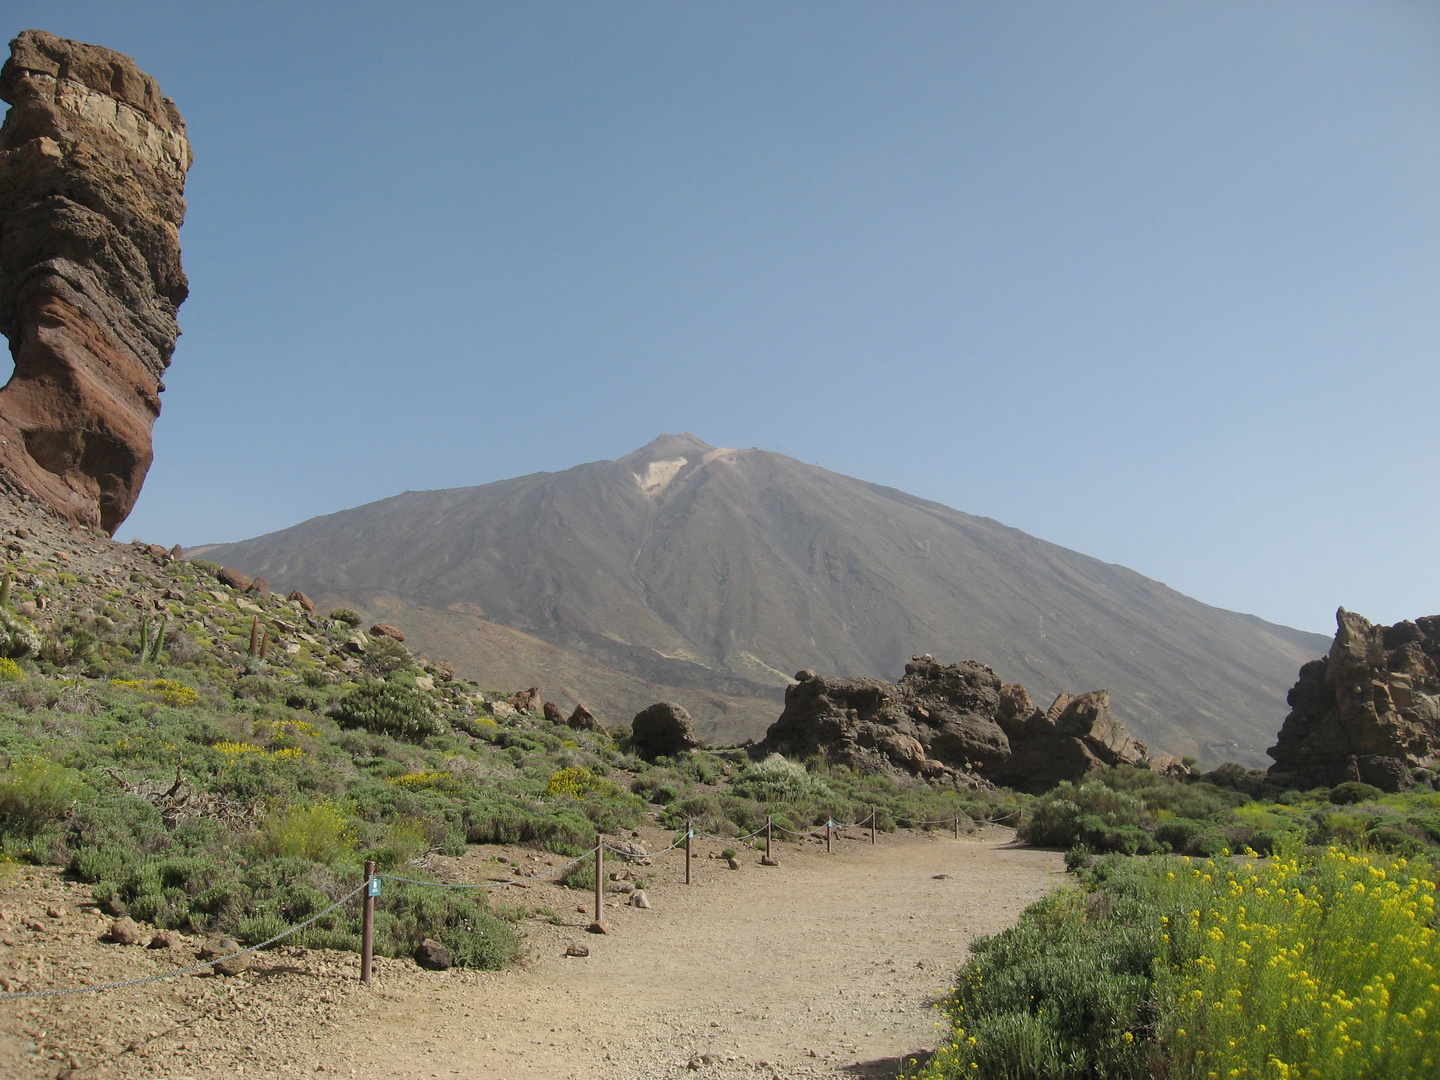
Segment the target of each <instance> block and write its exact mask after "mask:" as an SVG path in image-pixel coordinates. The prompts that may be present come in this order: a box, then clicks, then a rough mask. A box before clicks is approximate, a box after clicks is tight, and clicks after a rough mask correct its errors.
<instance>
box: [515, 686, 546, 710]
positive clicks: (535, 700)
mask: <svg viewBox="0 0 1440 1080" xmlns="http://www.w3.org/2000/svg"><path fill="white" fill-rule="evenodd" d="M509 703H510V706H511V707H512V708H513V709H515V711H516V712H522V713H523V712H530V711H531V710H532V709H538V708H540V688H539V687H538V686H532V687H531V688H530V689H529V690H521V691H520V692H519V693H518V694H513V695H511V697H510V698H509Z"/></svg>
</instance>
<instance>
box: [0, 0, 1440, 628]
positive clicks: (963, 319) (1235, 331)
mask: <svg viewBox="0 0 1440 1080" xmlns="http://www.w3.org/2000/svg"><path fill="white" fill-rule="evenodd" d="M0 10H3V12H4V15H5V21H6V22H7V23H8V30H9V32H10V33H12V34H13V33H14V32H18V31H19V30H21V29H24V28H26V27H31V26H37V27H41V28H44V29H47V30H50V31H52V32H54V33H58V34H60V35H62V36H66V37H74V38H79V39H81V40H84V41H89V42H95V43H98V44H103V45H108V46H110V47H112V48H116V49H119V50H121V51H122V52H126V53H129V54H131V55H132V56H134V57H135V58H136V60H137V61H138V62H139V63H140V65H141V67H142V68H144V70H146V71H148V72H150V73H151V74H153V75H155V76H156V77H157V78H158V79H159V80H160V83H161V86H162V87H163V89H164V90H165V92H166V93H167V94H169V95H170V96H172V97H173V98H174V99H175V100H176V102H177V104H178V105H179V107H180V109H181V111H182V112H183V113H184V115H185V118H186V120H187V122H188V124H189V130H190V136H191V139H192V142H193V144H194V147H195V154H196V163H195V167H194V169H193V170H192V171H191V173H190V183H189V188H188V192H187V194H188V197H189V201H190V213H189V219H188V222H187V224H186V226H185V228H184V230H183V232H182V243H183V247H184V260H185V267H186V269H187V271H188V272H189V275H190V282H191V299H190V300H189V301H188V302H187V303H186V304H185V306H184V307H183V308H182V309H181V312H180V322H181V326H182V327H183V329H184V336H183V337H182V338H181V340H180V344H179V348H178V349H177V350H176V354H175V362H174V365H173V366H172V368H171V370H170V373H169V374H168V376H167V378H166V382H167V384H168V387H169V389H168V391H167V393H166V394H165V398H164V402H165V405H164V414H163V415H162V416H161V418H160V421H159V423H158V425H157V427H156V440H155V441H156V464H155V466H154V468H153V469H152V470H151V473H150V478H149V480H148V481H147V483H146V485H145V490H144V493H143V495H142V497H141V499H140V503H139V505H138V506H137V508H136V510H135V513H134V514H133V516H132V517H131V519H130V520H129V521H128V522H127V523H126V524H125V525H124V526H123V527H122V530H121V533H120V536H121V537H122V538H126V539H128V538H130V537H132V536H142V537H145V538H146V539H150V540H153V541H158V542H162V543H165V544H171V543H174V542H177V541H179V542H183V543H187V544H194V543H199V542H203V541H212V540H217V541H218V540H237V539H241V538H244V537H248V536H253V535H256V534H259V533H262V532H268V531H270V530H273V529H277V528H282V527H284V526H286V525H290V524H293V523H294V522H297V521H300V520H303V519H305V518H307V517H311V516H313V515H316V514H321V513H328V512H330V511H333V510H338V509H342V508H345V507H348V506H353V505H357V504H359V503H362V502H367V501H370V500H373V499H377V498H382V497H384V496H387V495H391V494H394V493H396V492H399V491H402V490H405V489H420V488H438V487H451V486H458V485H467V484H479V483H485V482H488V481H491V480H497V479H501V478H504V477H507V476H513V475H518V474H522V473H528V472H534V471H537V470H553V469H563V468H566V467H569V466H571V465H574V464H577V463H580V462H582V461H590V460H595V459H599V458H613V457H618V456H620V455H622V454H624V453H626V452H628V451H630V450H632V449H634V448H636V447H638V446H640V445H641V444H643V443H645V442H648V441H649V440H650V439H651V438H653V437H654V436H655V435H657V434H659V433H660V432H662V431H690V432H693V433H694V434H695V435H697V436H699V437H700V438H702V439H704V440H706V441H707V442H710V443H714V444H716V445H725V446H760V447H764V448H767V449H774V448H776V447H779V448H782V449H783V451H784V452H785V453H787V454H791V455H793V456H795V457H797V458H801V459H803V460H806V461H812V462H817V463H819V464H821V465H823V466H825V467H826V468H829V469H834V470H836V471H839V472H843V473H848V474H851V475H854V476H859V477H862V478H865V479H868V480H874V481H878V482H881V483H885V484H890V485H893V486H895V487H899V488H903V489H905V490H907V491H911V492H914V493H916V494H918V495H922V496H925V497H928V498H931V499H936V500H939V501H941V502H944V503H947V504H949V505H951V506H955V507H957V508H959V509H962V510H966V511H969V512H971V513H976V514H983V515H987V516H990V517H994V518H997V519H999V520H1001V521H1003V522H1006V523H1007V524H1010V525H1013V526H1016V527H1017V528H1021V529H1024V530H1025V531H1027V532H1029V533H1032V534H1034V535H1036V536H1040V537H1043V538H1045V539H1047V540H1051V541H1054V542H1056V543H1060V544H1064V545H1065V546H1067V547H1071V548H1075V549H1077V550H1079V551H1083V552H1085V553H1087V554H1090V555H1094V556H1097V557H1099V558H1102V559H1105V560H1108V561H1111V562H1117V563H1123V564H1125V565H1127V566H1130V567H1133V568H1135V569H1136V570H1139V571H1141V572H1142V573H1145V574H1148V575H1150V576H1152V577H1155V578H1158V579H1159V580H1162V581H1164V582H1166V583H1168V584H1170V585H1172V586H1174V587H1175V588H1177V589H1180V590H1181V591H1183V592H1185V593H1188V594H1190V595H1192V596H1195V597H1197V598H1199V599H1201V600H1204V601H1206V602H1208V603H1213V604H1218V605H1221V606H1224V607H1229V608H1234V609H1238V610H1242V611H1247V612H1253V613H1255V614H1257V615H1260V616H1262V617H1264V618H1267V619H1272V620H1275V621H1279V622H1284V623H1288V624H1290V625H1294V626H1299V627H1304V628H1306V629H1311V630H1318V631H1321V632H1327V633H1328V632H1330V631H1331V630H1332V629H1333V621H1332V614H1333V611H1334V609H1335V608H1336V607H1337V606H1338V605H1341V604H1343V605H1345V606H1346V607H1348V608H1351V609H1352V610H1356V611H1360V612H1362V613H1364V614H1366V615H1368V616H1370V617H1371V618H1374V619H1380V620H1384V621H1387V622H1390V621H1394V620H1397V619H1400V618H1405V617H1414V616H1417V615H1423V614H1433V613H1436V612H1440V559H1437V547H1440V543H1437V540H1440V476H1437V462H1440V433H1437V432H1440V423H1437V421H1440V5H1436V4H1434V3H1428V2H1403V3H1402V2H1384V0H1369V2H1365V3H1353V4H1345V3H1316V2H1313V0H1304V2H1298V3H1263V2H1249V0H1247V2H1244V3H1217V2H1212V0H1204V2H1194V3H1163V4H1155V3H1134V4H1106V3H1075V4H1046V3H1010V2H996V3H987V4H973V3H939V4H926V3H913V2H912V3H904V4H894V3H878V2H877V3H865V4H856V3H841V2H835V0H825V2H823V3H822V2H815V3H785V2H778V0H767V2H765V3H738V2H737V3H719V2H707V3H673V2H663V3H620V2H614V3H537V2H526V3H501V4H485V3H474V2H471V3H446V4H442V3H419V4H407V5H398V4H378V3H312V2H304V3H295V2H293V0H292V2H290V3H285V4H268V3H257V2H253V0H247V2H246V3H243V4H239V3H219V2H215V3H208V4H207V3H196V2H189V3H171V4H161V3H155V4H129V3H121V2H106V3H98V2H97V3H71V2H67V0H43V2H37V0H9V2H7V3H6V4H5V5H4V7H3V9H0Z"/></svg>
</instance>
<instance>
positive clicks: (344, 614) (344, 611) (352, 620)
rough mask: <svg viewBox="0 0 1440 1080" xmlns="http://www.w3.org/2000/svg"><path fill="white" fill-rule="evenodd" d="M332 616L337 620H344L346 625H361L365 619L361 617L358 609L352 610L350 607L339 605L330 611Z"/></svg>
mask: <svg viewBox="0 0 1440 1080" xmlns="http://www.w3.org/2000/svg"><path fill="white" fill-rule="evenodd" d="M330 618H332V619H334V620H335V621H336V622H342V623H344V624H345V625H346V626H359V625H360V624H361V622H363V621H364V620H363V619H361V618H360V613H359V612H358V611H352V610H351V609H350V608H348V607H337V608H336V609H335V610H334V611H332V612H330Z"/></svg>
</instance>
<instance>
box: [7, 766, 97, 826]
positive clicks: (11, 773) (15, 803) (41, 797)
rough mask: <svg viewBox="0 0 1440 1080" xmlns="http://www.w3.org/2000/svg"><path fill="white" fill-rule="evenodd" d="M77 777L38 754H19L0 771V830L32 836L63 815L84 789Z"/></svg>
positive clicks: (71, 771)
mask: <svg viewBox="0 0 1440 1080" xmlns="http://www.w3.org/2000/svg"><path fill="white" fill-rule="evenodd" d="M84 789H85V785H84V782H83V781H82V780H81V778H80V776H79V775H78V774H77V773H76V772H75V771H74V770H73V769H67V768H65V767H64V766H63V765H57V764H56V763H55V762H53V761H50V760H48V759H47V758H42V757H23V758H20V759H18V760H16V761H12V762H11V763H10V764H9V765H8V766H7V767H6V768H5V771H4V772H0V833H17V834H19V835H21V836H34V835H36V834H37V833H38V832H40V831H41V830H42V829H43V828H44V827H45V826H47V825H50V824H53V823H55V822H57V821H59V820H60V819H61V818H62V817H64V815H65V812H66V811H67V810H68V809H69V808H70V806H71V804H72V803H74V801H75V800H76V799H77V798H78V797H79V796H80V794H81V792H82V791H84Z"/></svg>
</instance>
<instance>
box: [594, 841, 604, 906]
mask: <svg viewBox="0 0 1440 1080" xmlns="http://www.w3.org/2000/svg"><path fill="white" fill-rule="evenodd" d="M604 908H605V834H604V833H596V834H595V925H596V926H604V925H605V920H604V919H602V918H601V916H602V915H603V914H604Z"/></svg>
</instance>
